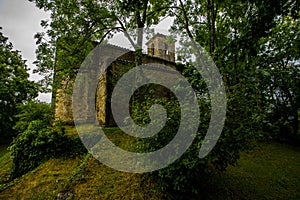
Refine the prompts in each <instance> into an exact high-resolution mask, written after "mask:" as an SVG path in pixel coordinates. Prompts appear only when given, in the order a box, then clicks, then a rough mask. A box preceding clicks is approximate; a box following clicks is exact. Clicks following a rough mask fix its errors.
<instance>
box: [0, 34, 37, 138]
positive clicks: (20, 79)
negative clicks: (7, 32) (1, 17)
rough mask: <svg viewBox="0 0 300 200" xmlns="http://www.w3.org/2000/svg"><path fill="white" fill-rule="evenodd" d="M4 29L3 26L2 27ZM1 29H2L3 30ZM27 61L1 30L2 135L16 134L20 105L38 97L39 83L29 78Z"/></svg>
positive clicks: (0, 115)
mask: <svg viewBox="0 0 300 200" xmlns="http://www.w3.org/2000/svg"><path fill="white" fill-rule="evenodd" d="M1 29H2V28H1ZM1 29H0V30H1ZM27 71H28V69H27V67H26V64H25V61H24V60H22V57H21V55H20V53H19V51H16V50H13V45H12V44H11V43H10V42H9V41H8V38H7V37H5V36H4V35H3V34H2V33H1V32H0V109H1V112H0V113H1V114H0V127H1V129H0V134H1V137H12V136H14V135H15V132H14V130H13V126H14V125H15V123H16V117H15V115H16V114H17V113H18V108H17V107H18V105H20V104H23V103H26V102H28V101H30V100H31V99H33V98H35V97H37V94H38V87H37V85H36V84H35V83H34V82H32V81H29V80H28V77H29V74H28V73H27Z"/></svg>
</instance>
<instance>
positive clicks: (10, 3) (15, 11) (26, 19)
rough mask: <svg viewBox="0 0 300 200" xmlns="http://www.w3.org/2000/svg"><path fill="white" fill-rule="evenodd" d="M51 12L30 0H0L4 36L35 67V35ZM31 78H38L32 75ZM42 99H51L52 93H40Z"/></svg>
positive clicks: (0, 20) (0, 16)
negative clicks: (40, 8) (36, 5)
mask: <svg viewBox="0 0 300 200" xmlns="http://www.w3.org/2000/svg"><path fill="white" fill-rule="evenodd" d="M48 18H49V14H47V13H45V12H44V11H42V10H39V9H38V8H37V7H35V5H34V4H33V3H31V2H29V1H28V0H0V26H1V27H2V28H3V29H2V30H1V31H2V33H3V34H4V36H6V37H8V39H9V41H10V42H11V43H12V44H13V46H14V49H16V50H19V51H21V54H22V58H23V59H24V60H27V62H26V64H27V66H28V67H29V68H31V69H33V68H34V65H33V64H32V63H33V62H34V60H35V49H36V45H35V39H34V35H35V33H37V32H41V31H42V30H43V29H42V28H41V26H40V22H41V20H42V19H48ZM30 79H31V80H36V79H38V77H37V76H33V75H31V76H30ZM39 99H40V100H42V101H47V102H49V101H50V95H40V96H39Z"/></svg>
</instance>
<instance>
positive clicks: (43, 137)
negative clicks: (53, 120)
mask: <svg viewBox="0 0 300 200" xmlns="http://www.w3.org/2000/svg"><path fill="white" fill-rule="evenodd" d="M66 143H67V139H66V137H65V136H64V132H63V130H61V129H57V128H53V127H47V124H45V122H43V121H41V120H35V121H32V122H30V124H29V126H28V128H27V130H26V131H24V132H23V133H21V134H20V135H18V137H17V138H15V139H14V141H13V144H12V146H10V147H9V148H10V150H11V152H12V153H11V155H12V156H13V170H12V174H13V177H18V176H21V175H23V174H25V173H26V172H28V171H30V170H33V169H34V168H35V167H37V166H38V165H39V164H41V163H42V162H43V161H45V160H47V159H49V158H51V157H53V156H58V155H62V154H63V153H64V152H65V150H66Z"/></svg>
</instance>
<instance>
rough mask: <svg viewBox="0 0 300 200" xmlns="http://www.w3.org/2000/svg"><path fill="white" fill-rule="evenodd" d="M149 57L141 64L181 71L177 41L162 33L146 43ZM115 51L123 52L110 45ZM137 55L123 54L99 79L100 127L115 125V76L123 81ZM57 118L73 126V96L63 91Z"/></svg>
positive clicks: (144, 57)
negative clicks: (177, 61) (122, 78)
mask: <svg viewBox="0 0 300 200" xmlns="http://www.w3.org/2000/svg"><path fill="white" fill-rule="evenodd" d="M146 45H147V54H143V55H142V63H143V64H147V63H157V64H162V65H165V66H168V67H171V68H173V69H175V70H179V71H180V69H178V68H177V66H176V63H175V42H174V41H171V42H169V41H168V40H167V36H165V35H163V34H160V33H158V34H156V35H154V36H153V37H152V38H151V39H150V40H149V41H148V42H147V43H146ZM109 48H111V50H112V51H121V50H124V49H123V48H122V47H118V46H114V45H109ZM135 60H136V59H135V54H134V52H132V51H130V52H129V53H126V54H125V55H122V56H121V57H119V58H118V59H116V60H115V61H113V62H112V63H111V65H110V66H109V67H108V68H107V70H106V72H105V73H104V74H103V75H102V76H101V77H100V79H99V82H98V89H97V92H96V95H95V101H96V112H97V119H98V121H99V124H100V126H104V127H105V126H114V125H115V122H114V119H113V116H112V112H111V108H110V98H111V95H112V90H113V87H114V85H115V82H114V81H112V77H114V78H117V79H118V78H120V76H121V75H122V73H123V72H124V68H126V66H129V65H132V64H134V63H135ZM55 118H56V120H60V121H62V122H63V123H66V124H73V114H72V94H69V93H66V92H65V91H64V89H59V90H57V92H56V103H55Z"/></svg>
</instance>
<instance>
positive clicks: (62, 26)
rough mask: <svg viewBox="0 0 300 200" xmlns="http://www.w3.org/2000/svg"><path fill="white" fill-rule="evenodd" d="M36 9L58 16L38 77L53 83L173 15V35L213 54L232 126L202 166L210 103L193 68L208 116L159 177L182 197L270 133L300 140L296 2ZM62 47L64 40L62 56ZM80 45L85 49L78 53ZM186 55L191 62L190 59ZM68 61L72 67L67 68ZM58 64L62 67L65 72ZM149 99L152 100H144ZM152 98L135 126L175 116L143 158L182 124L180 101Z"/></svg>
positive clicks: (49, 4)
mask: <svg viewBox="0 0 300 200" xmlns="http://www.w3.org/2000/svg"><path fill="white" fill-rule="evenodd" d="M31 1H33V2H35V3H36V5H37V6H38V7H40V8H44V9H46V10H50V11H51V14H52V21H51V22H50V24H48V23H47V22H43V25H44V27H48V26H50V30H49V31H48V36H50V38H51V40H50V42H45V41H44V40H43V35H42V34H40V35H37V39H38V43H39V44H40V49H39V51H38V62H37V63H38V64H39V71H40V72H44V71H45V72H47V70H50V71H51V70H52V71H54V77H55V76H56V75H55V74H60V75H62V76H63V77H67V81H68V80H69V79H68V78H69V77H73V75H74V72H75V73H76V70H74V68H73V67H74V66H73V64H75V63H80V62H78V61H80V59H81V58H82V57H81V56H82V55H84V53H86V52H84V53H83V54H80V53H78V52H80V51H78V50H79V49H80V47H81V46H84V45H83V44H87V46H89V45H88V44H90V43H91V42H92V41H99V42H102V41H103V40H105V39H107V38H109V37H111V36H112V35H113V34H114V33H115V32H116V31H123V32H124V31H127V30H130V29H132V28H144V27H149V26H150V25H152V24H157V23H158V22H159V20H160V19H161V18H162V17H164V16H167V15H170V16H173V17H174V18H175V22H174V25H173V30H174V31H181V33H182V34H183V35H186V36H187V37H189V38H190V39H193V40H194V41H195V42H196V43H197V44H199V45H201V46H203V47H204V49H206V50H207V52H209V54H210V55H211V57H212V58H213V60H214V61H215V63H216V66H217V67H218V68H219V71H220V73H221V74H222V76H223V80H224V84H225V86H226V92H227V103H228V106H227V108H228V110H227V119H226V123H225V127H224V130H223V133H222V135H221V138H220V139H219V142H218V143H217V145H216V147H215V148H214V149H213V151H212V152H211V153H210V154H209V155H208V156H207V157H206V158H204V159H201V160H200V159H199V158H198V154H197V153H198V151H199V148H200V147H201V144H202V142H203V137H204V135H205V134H206V131H207V126H208V123H209V119H210V101H209V95H208V93H207V88H206V86H205V84H204V81H203V80H202V78H201V75H200V74H199V73H195V70H194V67H193V65H192V64H189V63H187V64H186V65H185V68H184V69H183V74H184V75H185V76H186V77H187V79H188V81H189V82H190V83H191V85H192V86H193V87H194V89H195V90H196V92H197V94H198V97H199V106H200V108H201V111H202V112H201V113H204V115H203V116H201V119H200V120H201V121H200V126H199V130H198V135H197V138H196V140H195V141H194V143H193V145H192V146H191V148H190V149H189V150H188V151H187V152H186V154H184V156H183V157H182V158H180V159H179V160H177V161H176V163H174V164H173V165H171V166H169V167H168V168H166V169H163V170H161V171H159V172H157V174H156V175H158V176H160V177H163V178H165V179H166V180H168V181H169V182H171V184H170V187H171V188H173V189H175V190H181V191H182V192H197V187H198V185H196V184H193V180H199V179H201V178H203V180H206V179H205V177H206V178H209V176H208V175H207V174H209V173H210V171H214V170H216V169H217V170H225V169H226V168H227V167H228V165H235V164H236V163H237V160H238V159H239V156H240V151H241V150H249V149H250V148H251V142H252V140H254V139H257V138H260V137H263V136H264V135H265V132H266V131H270V132H272V133H271V134H272V135H277V137H278V136H282V135H279V133H284V135H283V136H286V135H288V134H292V135H294V136H296V135H297V134H298V132H299V116H298V115H299V102H300V101H299V55H300V54H299V27H300V26H299V2H298V1H296V0H249V1H242V0H238V1H233V0H225V1H219V0H185V1H183V0H179V1H175V2H171V1H164V2H161V1H138V0H137V1H135V0H133V1H100V0H99V1H89V0H86V1H76V0H68V1H64V2H62V1H59V0H56V1H54V0H52V1H45V0H35V1H34V0H31ZM142 34H143V33H142V32H138V33H137V35H136V39H137V42H136V43H134V41H132V44H133V45H134V46H138V45H139V44H141V43H140V42H141V39H142V37H141V36H142ZM61 38H63V39H61ZM59 39H61V40H63V41H60V42H61V43H62V44H63V45H61V46H60V48H58V46H59V44H58V43H59V42H58V43H57V41H59ZM129 39H131V38H129ZM70 41H71V42H70ZM75 41H82V42H80V43H79V44H80V45H76V42H75ZM69 42H70V43H69ZM85 42H86V43H85ZM181 42H186V41H181ZM73 44H75V45H73ZM44 49H47V50H48V51H44ZM60 49H63V50H60ZM85 49H88V48H85ZM179 53H183V55H182V57H184V56H185V55H184V53H185V52H180V51H179ZM78 55H80V56H78ZM56 56H57V57H56ZM76 56H78V57H76ZM180 56H181V55H180ZM65 57H67V58H68V59H67V61H66V62H64V61H61V60H63V59H62V58H65ZM74 57H75V59H74ZM137 57H139V56H137ZM56 58H57V59H56ZM58 58H60V59H58ZM76 58H80V59H77V60H76ZM49 59H50V60H51V63H50V64H49V63H48V61H49ZM72 59H74V60H75V62H74V60H72ZM136 61H138V60H136ZM58 62H62V63H61V66H60V67H57V66H59V63H58ZM68 62H69V63H68ZM70 64H72V65H70ZM56 69H59V70H57V71H55V70H56ZM57 80H60V79H57ZM147 92H149V95H144V94H147ZM151 92H152V91H151V87H149V88H144V90H143V91H140V92H138V93H137V94H136V95H137V97H139V98H137V97H134V99H138V100H137V101H134V102H133V105H132V111H131V112H132V115H133V118H134V119H135V121H136V122H137V123H140V124H142V125H144V124H146V123H149V116H147V115H145V111H148V109H149V108H150V107H151V105H153V104H154V103H161V104H162V105H163V106H165V107H167V108H168V112H169V113H168V114H169V118H170V120H169V121H168V122H167V126H166V127H164V129H163V130H162V132H161V133H159V134H158V136H156V137H154V138H152V139H151V140H143V141H142V142H141V143H139V144H140V146H138V148H140V149H138V150H139V151H145V150H153V149H155V148H159V147H161V146H163V145H164V144H166V143H167V142H168V141H170V138H171V137H172V136H173V135H174V133H176V127H178V124H179V123H180V122H179V120H178V118H179V115H178V107H177V105H176V100H174V98H173V99H172V98H171V99H167V100H166V99H161V98H159V97H158V98H157V96H155V95H152V94H151ZM154 98H157V99H155V100H154ZM135 103H139V105H136V104H135ZM158 120H159V119H158ZM199 176H200V178H199Z"/></svg>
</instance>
